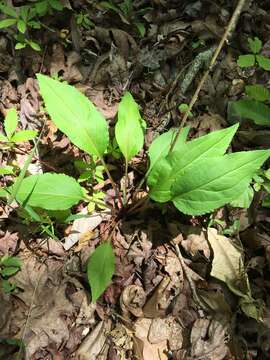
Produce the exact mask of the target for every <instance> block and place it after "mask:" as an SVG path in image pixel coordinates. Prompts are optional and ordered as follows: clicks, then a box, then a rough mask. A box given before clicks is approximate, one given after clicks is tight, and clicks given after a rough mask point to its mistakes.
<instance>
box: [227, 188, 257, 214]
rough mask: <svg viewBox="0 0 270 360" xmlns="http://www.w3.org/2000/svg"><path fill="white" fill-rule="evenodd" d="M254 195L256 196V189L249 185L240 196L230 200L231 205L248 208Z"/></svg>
mask: <svg viewBox="0 0 270 360" xmlns="http://www.w3.org/2000/svg"><path fill="white" fill-rule="evenodd" d="M253 196H254V190H253V189H252V187H251V186H250V185H249V186H248V187H247V189H246V190H245V191H244V192H243V193H242V194H240V196H237V198H236V199H234V200H233V201H231V202H230V205H231V206H233V207H239V208H245V209H248V208H249V207H250V204H251V202H252V200H253Z"/></svg>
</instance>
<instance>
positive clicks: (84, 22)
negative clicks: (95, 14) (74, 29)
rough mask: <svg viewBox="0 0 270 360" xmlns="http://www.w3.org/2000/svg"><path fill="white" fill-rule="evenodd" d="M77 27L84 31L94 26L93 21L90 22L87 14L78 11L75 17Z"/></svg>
mask: <svg viewBox="0 0 270 360" xmlns="http://www.w3.org/2000/svg"><path fill="white" fill-rule="evenodd" d="M75 18H76V23H77V25H80V26H82V27H84V28H85V29H90V28H91V27H93V26H95V24H94V23H93V21H91V19H90V17H89V14H88V13H87V12H83V11H80V12H79V14H76V15H75Z"/></svg>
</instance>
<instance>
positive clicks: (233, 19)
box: [169, 0, 248, 153]
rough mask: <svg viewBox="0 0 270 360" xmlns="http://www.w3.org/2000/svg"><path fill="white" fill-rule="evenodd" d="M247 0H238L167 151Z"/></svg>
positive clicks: (173, 145)
mask: <svg viewBox="0 0 270 360" xmlns="http://www.w3.org/2000/svg"><path fill="white" fill-rule="evenodd" d="M247 1H248V0H239V2H238V4H237V6H236V8H235V10H234V13H233V15H232V17H231V20H230V22H229V24H228V26H227V28H226V31H225V32H224V35H223V36H222V39H221V40H220V42H219V44H218V46H217V48H216V51H215V52H214V55H213V57H212V59H211V61H210V64H209V67H208V69H207V70H206V72H205V73H204V75H203V77H202V78H201V81H200V82H199V85H198V87H197V89H196V91H195V93H194V95H193V97H192V99H191V101H190V103H189V106H188V109H187V111H186V112H185V114H184V116H183V119H182V122H181V125H180V126H179V128H178V130H177V133H176V135H175V138H174V139H173V142H172V145H171V148H170V150H169V153H170V152H172V151H173V149H174V147H175V144H176V142H177V140H178V138H179V135H180V133H181V130H182V129H183V127H184V126H185V124H186V121H187V119H188V114H189V113H190V111H191V110H192V108H193V106H194V104H195V103H196V101H197V99H198V95H199V93H200V91H201V89H202V87H203V85H204V83H205V81H206V79H207V77H208V75H209V73H210V72H211V70H212V69H213V66H214V65H215V62H216V60H217V57H218V55H219V53H220V51H221V49H222V48H223V46H224V43H225V42H228V39H229V38H230V37H231V35H232V33H233V32H234V29H235V27H236V24H237V21H238V19H239V16H240V14H241V12H242V10H243V7H244V5H245V4H246V3H247Z"/></svg>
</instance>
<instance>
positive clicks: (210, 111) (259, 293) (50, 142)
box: [0, 0, 270, 360]
mask: <svg viewBox="0 0 270 360" xmlns="http://www.w3.org/2000/svg"><path fill="white" fill-rule="evenodd" d="M15 3H16V4H15ZM28 3H29V2H28ZM100 3H101V2H98V1H87V0H76V1H66V0H65V1H62V4H64V5H65V7H64V9H63V10H61V11H57V10H54V11H53V13H52V14H51V15H46V16H44V17H43V18H42V24H43V25H44V26H42V27H41V29H37V30H33V29H27V36H29V38H31V39H32V40H34V41H35V43H38V46H40V51H36V50H34V49H32V48H31V47H30V46H26V47H25V48H23V49H19V50H15V43H16V41H15V36H16V31H15V30H14V29H12V28H6V29H5V28H3V29H0V110H1V117H2V119H4V117H5V115H6V112H7V109H9V108H14V107H15V108H16V109H17V111H18V113H19V128H20V129H35V130H37V131H40V130H41V128H42V127H43V132H42V134H43V135H42V137H41V139H40V143H39V146H38V150H37V152H36V153H35V155H34V157H33V159H32V162H31V164H30V166H29V167H28V175H30V174H35V173H39V172H40V171H42V172H48V171H53V172H56V173H64V174H68V175H72V176H74V177H75V178H79V176H80V174H81V170H82V168H80V164H82V160H83V161H84V163H85V162H87V161H88V162H89V161H91V159H90V157H89V156H88V155H85V154H84V153H83V152H81V151H79V150H78V148H76V146H74V145H73V144H72V143H71V142H70V140H69V139H68V137H66V136H65V135H63V133H61V132H60V131H58V130H57V128H56V126H55V125H54V124H53V122H52V120H51V119H50V118H49V116H48V115H47V114H46V112H45V111H44V105H43V101H42V98H41V96H40V94H39V88H38V83H37V80H36V74H37V73H42V74H45V75H49V76H52V77H54V78H55V79H59V80H61V81H66V82H67V83H69V84H72V85H74V86H76V88H77V89H78V90H80V91H81V92H83V93H84V94H85V95H86V96H87V97H88V98H89V99H90V100H91V101H92V102H93V104H95V106H96V107H97V109H98V110H99V111H100V112H101V113H102V114H103V115H104V116H105V118H106V120H107V122H108V124H109V126H110V127H111V128H113V125H114V123H115V119H116V114H117V109H118V104H119V102H120V100H121V97H122V95H123V94H124V93H125V91H127V90H128V91H129V92H130V93H131V94H132V95H133V97H134V98H135V99H136V101H137V103H138V104H139V106H140V113H141V116H142V118H143V119H144V120H145V122H146V133H145V145H144V148H143V149H142V150H141V151H140V152H139V153H138V155H136V156H135V157H134V158H133V159H132V161H131V162H130V163H129V167H128V180H129V181H128V194H132V192H134V189H135V188H136V186H137V185H138V184H139V183H140V181H141V179H142V177H143V174H144V173H145V169H146V168H147V162H148V160H147V150H148V148H149V145H150V144H151V142H152V141H153V139H154V138H155V137H156V136H157V135H159V134H162V133H164V132H165V131H168V130H169V129H171V128H173V127H179V125H180V123H181V118H182V117H183V112H182V113H181V110H179V105H180V104H189V101H190V99H191V98H192V96H193V94H194V91H195V90H196V88H197V86H198V84H199V81H200V79H201V78H202V75H203V73H204V72H205V71H206V70H207V68H208V64H209V61H210V60H211V57H212V55H213V51H212V50H211V49H212V47H213V46H215V45H217V44H218V43H219V42H220V40H221V38H222V36H223V34H224V31H225V29H226V26H227V25H228V23H229V20H230V18H231V16H232V14H233V12H234V10H235V8H236V6H237V2H236V1H231V0H218V1H212V0H195V1H174V0H167V1H163V0H153V1H144V0H135V1H133V2H129V1H123V2H121V1H111V2H103V3H105V4H103V5H102V4H100ZM14 4H15V5H16V7H15V8H16V9H19V8H20V7H21V6H23V5H25V4H27V2H26V1H14ZM123 4H124V5H125V4H126V6H127V7H126V8H124V7H123ZM121 6H122V10H121ZM128 6H129V9H128ZM269 11H270V5H269V2H268V1H265V0H258V1H256V2H255V1H247V3H246V5H245V6H244V8H243V10H242V13H241V15H240V17H239V20H238V22H237V26H236V29H235V30H234V32H233V34H232V36H231V38H230V40H229V41H228V42H226V43H225V45H224V46H223V48H222V50H221V52H220V54H219V56H218V59H217V62H216V64H215V66H214V67H213V69H212V71H211V73H210V75H209V76H208V78H207V80H206V82H205V83H204V85H203V88H202V90H201V92H200V94H199V97H198V99H197V101H196V103H195V105H194V107H193V109H192V114H191V116H190V117H189V118H188V119H187V125H188V126H189V127H190V132H189V135H188V138H189V140H191V139H195V138H197V137H199V136H203V135H205V134H208V133H209V132H212V131H215V130H220V129H223V128H226V127H228V126H230V125H233V124H234V123H236V122H240V127H239V129H238V131H237V134H236V136H235V137H234V139H233V142H232V144H231V146H230V152H234V151H243V150H254V149H267V148H269V145H270V140H269V139H270V130H269V126H267V125H263V126H262V125H258V124H255V123H254V122H253V121H247V120H246V119H239V117H237V116H236V115H235V114H234V113H233V112H232V111H231V106H232V103H233V102H235V101H237V100H239V99H241V98H243V97H244V96H245V86H246V85H254V84H261V85H263V86H265V88H269V89H270V78H269V71H265V70H263V69H261V68H259V67H256V66H250V67H247V68H243V67H242V68H241V67H240V66H239V65H238V64H237V59H238V57H239V55H243V54H247V53H249V43H248V38H252V39H253V38H255V37H258V39H260V40H261V41H262V49H261V53H262V54H263V55H264V56H266V57H270V37H269V31H270V16H269ZM2 15H3V14H2ZM79 16H81V17H80V18H79ZM182 109H183V108H182ZM2 124H3V121H1V123H0V130H1V131H2V130H3V129H4V126H2ZM129 135H130V136H132V134H129ZM113 146H115V148H114V152H113V151H111V153H109V154H108V155H107V161H108V163H109V164H110V168H111V174H112V176H113V178H114V179H116V180H117V181H118V183H120V182H121V181H122V182H123V177H124V167H123V165H122V163H123V162H122V159H121V157H120V158H119V156H120V155H119V152H118V149H117V146H116V145H115V144H114V145H113ZM32 148H33V142H32V141H28V142H22V143H18V144H15V145H14V146H13V147H10V148H7V147H5V146H4V145H3V143H0V149H1V153H0V164H1V167H6V166H12V167H13V169H15V170H14V173H13V174H3V175H0V176H1V177H0V185H1V187H4V186H6V185H9V184H10V183H11V182H12V181H13V179H14V175H18V174H19V172H20V169H22V167H23V165H24V163H25V161H26V160H27V157H28V155H29V153H30V151H31V149H32ZM118 155H119V156H118ZM78 160H81V162H78ZM76 161H77V163H76ZM76 164H77V165H76ZM78 164H79V165H78ZM265 168H267V167H265ZM81 184H82V185H83V186H86V187H87V186H93V187H94V190H95V191H96V193H99V194H100V193H101V194H103V195H101V197H102V196H103V198H104V201H105V203H107V204H112V205H113V202H112V198H113V189H112V186H111V182H110V180H109V179H107V176H106V174H101V180H100V181H99V182H97V181H96V182H94V183H91V182H90V180H89V179H88V180H87V181H85V182H82V183H81ZM253 186H254V187H255V190H256V191H255V193H254V197H253V200H252V202H251V204H250V205H249V206H248V207H247V208H239V207H232V206H229V205H226V206H224V207H222V208H221V209H219V210H216V211H214V212H212V213H210V214H206V215H203V216H188V215H184V214H182V213H180V212H179V211H178V210H177V209H176V208H175V207H174V206H173V205H172V204H171V203H169V204H158V203H155V202H153V201H148V202H144V203H143V204H144V206H142V207H138V208H137V211H134V212H132V211H131V212H127V213H125V211H123V212H122V213H121V216H119V214H118V215H117V214H116V215H115V212H116V210H117V209H114V210H115V211H113V212H110V213H108V212H105V211H104V209H100V208H99V207H94V206H93V208H92V213H91V214H90V215H91V216H89V217H82V218H79V219H76V220H74V221H72V222H70V223H69V224H63V223H61V222H60V223H59V222H57V221H55V220H53V221H51V222H50V223H49V224H48V226H47V227H46V226H44V224H43V225H42V226H41V225H40V224H39V223H37V222H35V221H33V219H31V218H29V216H27V214H26V213H24V212H23V211H22V210H21V209H19V208H18V207H17V206H16V205H14V206H13V204H11V205H12V206H10V205H7V204H6V202H5V201H4V200H1V202H0V257H1V256H4V255H8V256H14V257H16V258H18V259H20V262H21V268H20V270H19V271H18V272H17V273H16V274H15V275H14V276H10V277H5V276H4V275H3V276H2V279H1V278H0V282H1V281H2V282H4V284H5V286H1V288H0V359H5V360H7V359H27V360H30V359H31V360H32V359H36V360H37V359H42V360H43V359H44V360H45V359H46V360H52V359H54V360H60V359H65V360H66V359H78V360H94V359H97V360H105V359H110V360H123V359H128V360H129V359H130V360H131V359H142V360H165V359H174V360H180V359H201V360H202V359H203V360H206V359H209V360H222V359H262V360H263V359H270V298H269V293H270V210H269V207H267V203H266V202H264V204H263V199H264V198H265V196H266V190H265V188H263V187H262V186H260V179H259V178H258V181H257V182H255V183H254V184H253ZM146 192H147V187H146V185H145V184H143V185H142V186H141V188H140V191H139V193H138V196H139V197H144V196H145V194H146ZM263 205H264V206H263ZM87 206H88V207H87ZM268 206H269V203H268ZM89 208H90V206H89V204H86V203H80V204H79V205H78V206H74V208H73V209H72V213H73V214H78V213H81V212H82V213H84V214H85V212H87V209H88V211H89V210H90V209H89ZM74 232H75V238H74ZM49 234H51V235H52V236H50V235H49ZM72 235H73V237H72V243H70V239H71V236H72ZM108 238H110V239H111V243H112V246H113V249H114V254H115V256H116V270H115V274H114V276H113V278H112V282H111V284H110V286H109V287H108V288H107V289H106V291H105V292H104V294H103V295H102V296H100V298H99V299H98V301H97V302H96V303H92V302H91V289H90V287H89V284H88V281H87V275H86V264H87V260H88V258H89V256H90V255H91V253H93V251H94V249H95V248H96V247H97V246H98V244H100V243H101V242H102V241H105V240H107V239H108ZM211 239H212V240H211ZM213 239H216V240H218V243H219V244H221V245H220V249H219V250H217V249H216V248H214V246H213ZM234 256H236V257H237V256H238V258H237V259H238V261H239V264H240V265H239V264H238V266H236V267H235V263H234V264H232V263H231V261H232V258H233V257H234ZM214 266H216V267H217V266H218V267H219V271H221V272H222V276H214V275H215V273H214V271H213V269H214ZM216 267H215V269H216ZM0 269H1V264H0ZM2 269H3V266H2ZM232 272H233V276H234V281H235V282H234V284H233V285H232V284H231V283H229V281H226V279H227V277H228V278H230V276H232ZM222 279H223V281H221V280H222ZM230 279H231V278H230ZM7 283H8V284H9V285H10V286H11V287H10V288H7ZM12 284H13V285H12ZM0 285H1V284H0Z"/></svg>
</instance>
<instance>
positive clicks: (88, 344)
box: [76, 320, 111, 360]
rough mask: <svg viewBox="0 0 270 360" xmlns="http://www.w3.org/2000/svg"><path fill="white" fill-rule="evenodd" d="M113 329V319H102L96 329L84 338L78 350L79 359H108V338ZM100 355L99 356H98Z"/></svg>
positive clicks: (77, 356) (77, 357)
mask: <svg viewBox="0 0 270 360" xmlns="http://www.w3.org/2000/svg"><path fill="white" fill-rule="evenodd" d="M110 329H111V321H110V320H107V321H101V322H100V323H99V324H98V325H97V326H96V327H95V328H94V330H93V331H92V332H91V333H90V334H89V335H88V336H87V337H86V338H85V339H84V341H83V342H82V344H81V345H80V347H79V349H78V350H77V352H76V359H78V360H94V359H100V360H106V359H107V352H108V350H109V346H108V344H106V339H107V336H108V333H109V331H110ZM98 356H99V357H98Z"/></svg>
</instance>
